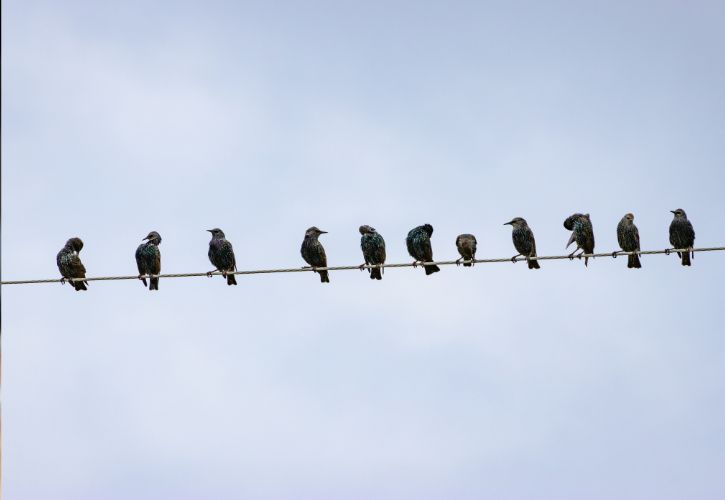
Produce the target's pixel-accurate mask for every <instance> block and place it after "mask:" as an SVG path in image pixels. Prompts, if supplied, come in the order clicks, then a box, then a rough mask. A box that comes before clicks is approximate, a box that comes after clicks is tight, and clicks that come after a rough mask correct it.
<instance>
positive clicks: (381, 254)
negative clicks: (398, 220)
mask: <svg viewBox="0 0 725 500" xmlns="http://www.w3.org/2000/svg"><path fill="white" fill-rule="evenodd" d="M360 234H361V235H362V236H361V237H360V248H361V249H362V253H363V258H364V259H365V264H363V265H361V266H360V269H363V268H364V267H365V265H370V264H372V265H376V264H385V240H384V239H383V237H382V236H381V235H380V233H378V232H377V231H376V230H375V228H374V227H371V226H360ZM383 269H384V268H381V267H373V268H369V269H368V271H370V279H371V280H381V279H383Z"/></svg>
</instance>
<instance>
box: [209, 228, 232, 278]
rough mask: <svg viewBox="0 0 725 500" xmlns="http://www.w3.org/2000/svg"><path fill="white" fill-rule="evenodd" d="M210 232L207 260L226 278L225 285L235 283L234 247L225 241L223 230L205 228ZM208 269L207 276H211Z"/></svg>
mask: <svg viewBox="0 0 725 500" xmlns="http://www.w3.org/2000/svg"><path fill="white" fill-rule="evenodd" d="M207 231H209V232H210V233H211V241H210V242H209V260H210V261H211V263H212V264H213V265H214V267H215V268H216V269H215V270H214V271H221V273H222V276H224V277H225V278H226V279H227V285H236V284H237V280H236V278H235V277H234V274H228V273H233V272H234V271H236V270H237V260H236V259H235V258H234V249H233V248H232V244H231V243H230V242H229V241H227V239H226V237H225V236H224V231H222V230H221V229H219V228H214V229H207ZM214 271H209V272H208V273H206V275H207V276H209V277H211V273H213V272H214Z"/></svg>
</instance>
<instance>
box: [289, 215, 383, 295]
mask: <svg viewBox="0 0 725 500" xmlns="http://www.w3.org/2000/svg"><path fill="white" fill-rule="evenodd" d="M325 233H327V231H322V230H320V229H317V228H316V227H315V226H312V227H311V228H309V229H308V230H307V231H305V239H304V240H302V248H300V253H301V254H302V258H303V259H305V262H307V263H308V264H309V265H310V266H311V267H312V268H313V270H314V271H315V272H316V273H320V281H321V282H322V283H329V282H330V277H329V276H328V275H327V271H318V270H316V269H314V268H316V267H327V255H325V247H323V246H322V243H320V240H319V239H318V238H319V237H320V235H321V234H325ZM381 239H382V238H381Z"/></svg>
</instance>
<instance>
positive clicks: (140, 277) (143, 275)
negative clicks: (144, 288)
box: [138, 274, 146, 280]
mask: <svg viewBox="0 0 725 500" xmlns="http://www.w3.org/2000/svg"><path fill="white" fill-rule="evenodd" d="M145 277H146V275H145V274H139V275H138V279H140V280H142V279H144V278H145Z"/></svg>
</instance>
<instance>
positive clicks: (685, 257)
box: [682, 252, 692, 266]
mask: <svg viewBox="0 0 725 500" xmlns="http://www.w3.org/2000/svg"><path fill="white" fill-rule="evenodd" d="M682 265H683V266H691V265H692V264H691V263H690V252H682Z"/></svg>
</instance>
